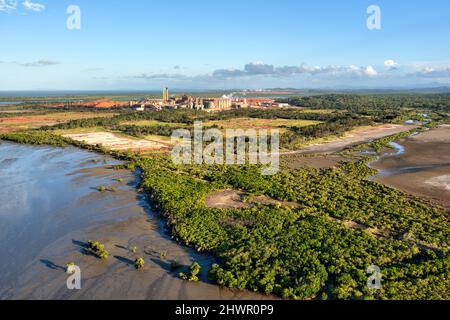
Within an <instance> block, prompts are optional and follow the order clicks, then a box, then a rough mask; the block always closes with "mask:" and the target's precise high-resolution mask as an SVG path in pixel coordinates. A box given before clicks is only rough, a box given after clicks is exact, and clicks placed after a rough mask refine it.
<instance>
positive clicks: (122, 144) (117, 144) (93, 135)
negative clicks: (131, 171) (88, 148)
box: [64, 131, 169, 151]
mask: <svg viewBox="0 0 450 320" xmlns="http://www.w3.org/2000/svg"><path fill="white" fill-rule="evenodd" d="M64 137H66V138H71V139H73V140H76V141H81V142H85V143H87V144H91V145H101V146H103V147H105V148H108V149H110V150H116V151H124V150H132V151H158V150H164V149H168V148H169V147H168V146H167V145H165V144H162V143H159V142H156V141H150V140H146V139H133V138H130V137H125V136H119V135H117V134H114V133H111V132H101V131H100V132H86V133H73V134H65V135H64Z"/></svg>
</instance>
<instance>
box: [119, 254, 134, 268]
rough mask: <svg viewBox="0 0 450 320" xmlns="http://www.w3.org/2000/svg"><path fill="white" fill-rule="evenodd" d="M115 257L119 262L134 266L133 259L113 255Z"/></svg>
mask: <svg viewBox="0 0 450 320" xmlns="http://www.w3.org/2000/svg"><path fill="white" fill-rule="evenodd" d="M114 258H115V259H117V260H119V261H120V262H123V263H125V264H126V265H128V266H134V261H133V260H131V259H128V258H125V257H121V256H114Z"/></svg>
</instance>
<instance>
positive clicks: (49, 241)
mask: <svg viewBox="0 0 450 320" xmlns="http://www.w3.org/2000/svg"><path fill="white" fill-rule="evenodd" d="M116 164H119V162H118V161H116V160H114V159H112V158H108V157H105V156H103V155H100V154H97V153H92V152H87V151H84V150H80V149H76V148H73V147H68V148H64V149H61V148H54V147H49V146H28V145H17V144H11V143H0V284H1V286H0V299H201V300H205V299H206V300H207V299H264V298H271V297H266V296H263V295H260V294H257V293H252V292H246V291H244V292H240V291H234V290H230V289H223V288H220V287H218V286H216V285H214V284H211V283H209V282H208V281H207V277H206V271H207V270H208V268H209V266H210V265H211V264H212V263H213V262H214V261H213V259H212V258H211V257H210V256H208V255H206V254H202V255H200V254H197V253H196V252H195V250H193V249H190V248H187V247H184V246H182V245H179V244H177V243H176V242H175V241H173V240H172V239H171V237H170V235H169V233H168V232H167V230H166V228H165V226H164V222H163V220H162V219H161V218H160V217H159V216H158V215H156V214H155V213H154V212H153V211H152V210H151V208H150V207H149V205H148V201H147V198H146V196H145V195H143V194H140V193H138V192H137V187H138V183H139V181H138V180H139V177H138V175H137V174H133V173H132V172H130V171H127V170H116V169H114V167H113V165H116ZM101 185H104V186H107V187H108V188H114V190H115V191H105V192H99V191H98V187H99V186H101ZM88 240H98V241H100V242H102V243H103V244H105V247H106V249H107V250H108V251H109V258H108V259H107V260H105V261H101V260H99V259H97V258H95V257H93V256H90V255H86V254H85V253H84V251H83V246H84V245H85V243H86V242H87V241H88ZM132 246H136V247H137V252H136V253H133V252H131V250H130V248H131V247H132ZM161 253H166V256H165V257H164V255H163V256H161ZM137 257H144V259H145V262H146V266H145V269H144V270H143V271H136V270H135V269H134V265H133V262H134V259H135V258H137ZM192 261H197V262H199V263H200V264H201V265H202V266H203V271H202V276H201V281H200V282H199V283H191V282H186V281H183V280H181V279H179V277H178V273H179V272H180V271H182V270H183V268H184V269H186V268H187V266H189V265H190V264H191V263H192ZM68 262H74V263H75V264H76V265H78V266H79V267H80V269H81V276H82V287H81V290H69V289H67V286H66V280H67V276H68V275H67V274H66V273H65V270H64V269H65V266H66V264H67V263H68ZM172 262H177V263H179V264H181V265H182V266H184V267H182V269H180V270H172V269H171V268H170V265H171V263H172Z"/></svg>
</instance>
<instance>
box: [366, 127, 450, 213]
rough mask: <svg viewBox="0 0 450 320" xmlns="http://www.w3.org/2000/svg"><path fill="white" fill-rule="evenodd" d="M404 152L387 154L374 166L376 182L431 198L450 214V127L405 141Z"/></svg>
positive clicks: (403, 140)
mask: <svg viewBox="0 0 450 320" xmlns="http://www.w3.org/2000/svg"><path fill="white" fill-rule="evenodd" d="M397 143H398V144H399V145H400V146H402V147H403V148H404V150H403V152H397V153H394V154H389V153H388V154H386V155H385V156H382V157H381V158H379V159H378V160H377V161H375V162H373V163H372V164H371V167H373V168H375V169H377V170H379V171H380V172H379V174H378V175H377V176H376V177H374V180H375V181H377V182H380V183H382V184H385V185H388V186H391V187H394V188H397V189H399V190H402V191H404V192H406V193H409V194H413V195H416V196H420V197H425V198H428V199H430V200H432V201H434V202H436V203H438V204H441V205H443V206H444V207H445V208H446V209H447V210H449V211H450V125H442V126H440V127H438V128H435V129H432V130H430V131H426V132H423V133H420V134H418V135H413V136H410V137H407V138H403V139H400V140H398V141H397Z"/></svg>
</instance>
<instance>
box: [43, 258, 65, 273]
mask: <svg viewBox="0 0 450 320" xmlns="http://www.w3.org/2000/svg"><path fill="white" fill-rule="evenodd" d="M40 262H41V263H42V264H44V265H45V266H46V267H47V268H49V269H52V270H62V271H64V272H65V271H66V268H64V267H62V266H60V265H57V264H56V263H54V262H52V261H50V260H47V259H41V260H40Z"/></svg>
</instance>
